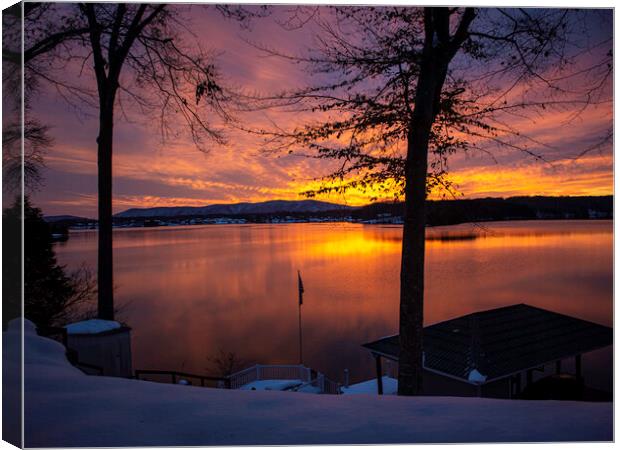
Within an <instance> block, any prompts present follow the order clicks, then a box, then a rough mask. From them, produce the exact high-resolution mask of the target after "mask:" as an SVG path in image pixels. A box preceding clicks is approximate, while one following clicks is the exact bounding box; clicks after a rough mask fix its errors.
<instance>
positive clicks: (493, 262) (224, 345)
mask: <svg viewBox="0 0 620 450" xmlns="http://www.w3.org/2000/svg"><path fill="white" fill-rule="evenodd" d="M401 235H402V228H401V227H400V226H381V225H362V224H351V223H333V224H310V223H302V224H272V225H270V224H264V225H263V224H252V225H204V226H187V227H160V228H135V229H115V230H114V249H115V253H114V283H115V301H116V303H117V304H118V305H121V306H122V311H121V312H120V314H119V319H120V320H123V321H125V322H126V323H127V324H128V325H130V326H131V327H132V328H133V334H132V352H133V365H134V369H162V370H178V371H186V372H193V373H194V372H195V373H213V372H214V369H213V361H212V359H213V358H214V357H216V356H217V355H218V353H219V352H220V351H223V352H232V353H234V354H235V356H236V358H237V359H238V360H240V361H242V362H243V363H245V364H244V365H250V364H253V363H262V364H269V363H273V364H276V363H282V364H295V363H297V362H298V296H297V270H298V269H299V270H300V271H301V276H302V278H303V283H304V287H305V294H304V303H303V306H302V320H303V325H302V327H303V328H302V329H303V353H304V363H305V364H306V365H308V366H310V367H312V368H314V369H316V370H319V371H321V372H323V373H325V374H326V375H327V376H328V377H330V378H332V379H334V380H336V381H342V380H343V371H344V369H349V371H350V374H351V380H352V381H358V380H362V379H367V378H370V377H372V376H373V375H374V362H373V359H372V358H371V357H370V355H369V354H368V352H367V351H365V350H363V349H362V348H361V347H360V345H361V344H363V343H365V342H368V341H372V340H375V339H377V338H380V337H383V336H386V335H392V334H395V333H397V332H398V301H399V270H400V244H401ZM55 249H56V252H57V256H58V260H59V262H60V263H61V264H66V265H67V266H68V267H69V268H71V267H77V266H79V265H80V264H86V265H87V266H90V267H91V268H92V269H93V271H94V272H95V273H96V261H97V259H96V258H97V254H96V251H97V234H96V232H95V231H76V232H72V233H71V236H70V239H69V240H68V241H67V242H65V243H58V244H56V246H55ZM426 261H427V264H426V300H425V324H427V325H428V324H433V323H436V322H440V321H443V320H446V319H451V318H454V317H457V316H461V315H464V314H468V313H471V312H475V311H480V310H485V309H491V308H495V307H499V306H505V305H510V304H514V303H528V304H530V305H533V306H538V307H541V308H546V309H549V310H552V311H556V312H560V313H564V314H569V315H572V316H576V317H579V318H582V319H585V320H590V321H594V322H597V323H600V324H603V325H608V326H611V325H612V322H613V222H612V221H523V222H493V223H485V224H482V225H473V224H462V225H456V226H448V227H435V228H432V229H429V230H428V231H427V256H426ZM612 358H613V353H612V351H611V349H604V350H600V351H597V352H593V353H591V354H589V355H586V356H585V357H584V363H583V371H584V376H585V377H586V382H587V383H588V384H590V385H592V386H595V387H599V388H602V389H607V390H611V387H612V382H613V381H612V365H613V364H612ZM569 367H570V365H569V364H566V368H569Z"/></svg>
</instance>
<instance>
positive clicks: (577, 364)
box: [575, 355, 582, 382]
mask: <svg viewBox="0 0 620 450" xmlns="http://www.w3.org/2000/svg"><path fill="white" fill-rule="evenodd" d="M575 378H577V381H579V382H581V381H582V377H581V355H577V356H575Z"/></svg>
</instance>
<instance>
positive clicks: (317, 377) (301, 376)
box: [228, 364, 341, 394]
mask: <svg viewBox="0 0 620 450" xmlns="http://www.w3.org/2000/svg"><path fill="white" fill-rule="evenodd" d="M228 379H229V380H230V389H239V388H240V387H241V386H244V385H246V384H248V383H252V382H253V381H261V380H300V381H302V384H301V385H300V386H297V387H296V388H295V389H294V390H299V389H301V388H302V387H305V386H310V385H311V386H316V387H318V388H319V390H320V391H321V392H322V393H326V394H340V393H341V392H340V385H339V384H338V383H336V382H334V381H332V380H329V379H328V378H326V377H325V375H323V374H321V373H316V372H314V371H313V370H312V369H310V368H309V367H306V366H303V365H288V366H287V365H267V366H264V365H260V364H257V365H255V366H253V367H248V368H247V369H245V370H242V371H240V372H237V373H233V374H232V375H230V376H229V377H228Z"/></svg>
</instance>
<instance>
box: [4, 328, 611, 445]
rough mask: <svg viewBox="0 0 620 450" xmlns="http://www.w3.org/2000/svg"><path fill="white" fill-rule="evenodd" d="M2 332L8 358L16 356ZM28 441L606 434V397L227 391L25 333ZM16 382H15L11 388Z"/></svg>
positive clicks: (605, 437)
mask: <svg viewBox="0 0 620 450" xmlns="http://www.w3.org/2000/svg"><path fill="white" fill-rule="evenodd" d="M15 339H19V333H14V332H10V331H9V332H6V333H4V339H3V350H4V358H5V367H6V366H7V365H9V366H12V367H15V365H19V354H18V352H16V351H13V350H12V349H13V348H16V347H15V346H12V345H11V343H13V342H14V340H15ZM25 372H26V377H25V420H26V423H25V438H26V442H25V445H26V446H28V447H72V446H79V447H113V446H134V447H135V446H145V445H157V446H181V445H198V446H205V445H224V444H236V445H242V444H262V445H269V444H328V443H331V444H337V443H338V444H341V443H351V444H355V443H406V442H481V441H485V442H489V441H494V442H498V441H499V442H506V441H579V440H597V441H600V440H602V441H609V440H611V439H612V437H613V436H612V404H611V403H599V404H596V403H579V402H556V401H537V402H534V401H510V400H490V399H467V398H450V397H429V398H402V397H397V396H384V397H379V396H377V395H364V394H360V395H353V396H347V395H344V396H333V395H299V394H296V393H289V392H277V391H272V392H269V391H253V392H247V391H236V390H233V391H229V390H223V389H221V390H220V389H209V388H200V387H193V386H180V385H172V384H159V383H151V382H145V381H138V380H130V379H120V378H109V377H97V376H87V375H84V374H83V373H82V372H80V371H79V370H78V369H76V368H74V367H72V366H71V365H70V364H69V363H68V362H67V361H66V359H65V357H64V349H63V347H62V346H61V345H60V344H58V343H56V342H54V341H51V340H49V339H45V338H42V337H38V336H36V335H35V334H34V330H33V329H32V328H28V329H27V334H26V336H25ZM16 388H17V387H16Z"/></svg>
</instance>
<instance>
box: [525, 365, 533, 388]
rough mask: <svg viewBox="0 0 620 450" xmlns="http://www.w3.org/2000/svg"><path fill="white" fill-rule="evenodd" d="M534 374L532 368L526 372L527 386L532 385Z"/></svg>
mask: <svg viewBox="0 0 620 450" xmlns="http://www.w3.org/2000/svg"><path fill="white" fill-rule="evenodd" d="M533 375H534V371H533V370H532V369H530V370H528V371H527V372H526V373H525V377H526V386H530V385H531V384H532V381H533Z"/></svg>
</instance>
